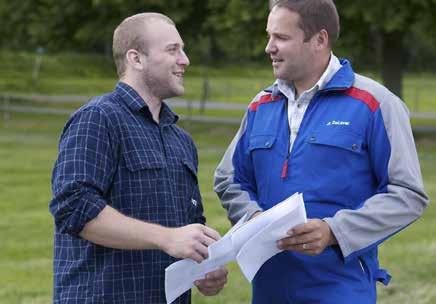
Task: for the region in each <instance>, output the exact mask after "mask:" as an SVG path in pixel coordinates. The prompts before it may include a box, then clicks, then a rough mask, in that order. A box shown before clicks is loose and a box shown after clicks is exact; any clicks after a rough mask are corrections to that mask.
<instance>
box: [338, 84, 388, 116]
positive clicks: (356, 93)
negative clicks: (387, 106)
mask: <svg viewBox="0 0 436 304" xmlns="http://www.w3.org/2000/svg"><path fill="white" fill-rule="evenodd" d="M345 94H346V95H348V96H351V97H353V98H356V99H358V100H360V101H362V102H364V103H365V104H366V105H367V106H368V108H369V109H370V110H371V112H375V111H377V109H378V108H379V107H380V103H379V102H378V101H377V99H375V97H374V96H372V95H371V94H370V93H369V92H367V91H364V90H360V89H358V88H355V87H351V88H349V89H348V90H346V91H345Z"/></svg>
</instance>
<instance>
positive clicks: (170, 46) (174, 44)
mask: <svg viewBox="0 0 436 304" xmlns="http://www.w3.org/2000/svg"><path fill="white" fill-rule="evenodd" d="M172 47H180V48H182V49H183V48H184V47H185V45H184V44H183V43H178V42H174V43H170V44H168V45H167V46H166V47H165V49H170V48H172Z"/></svg>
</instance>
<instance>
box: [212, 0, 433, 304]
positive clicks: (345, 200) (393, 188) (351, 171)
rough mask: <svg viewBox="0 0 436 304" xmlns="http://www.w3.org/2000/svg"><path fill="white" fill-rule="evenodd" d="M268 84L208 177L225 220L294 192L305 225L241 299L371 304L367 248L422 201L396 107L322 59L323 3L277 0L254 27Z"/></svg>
mask: <svg viewBox="0 0 436 304" xmlns="http://www.w3.org/2000/svg"><path fill="white" fill-rule="evenodd" d="M266 31H267V34H268V37H269V38H268V43H267V45H266V49H265V50H266V53H267V54H268V55H269V57H270V58H271V61H272V67H273V71H274V75H275V77H276V78H277V80H276V81H275V82H274V84H273V85H272V86H271V87H269V88H267V89H265V90H263V91H261V92H260V93H259V94H258V95H257V96H256V97H255V98H254V100H253V101H252V102H251V104H250V105H249V107H248V110H247V112H246V115H245V116H244V118H243V121H242V123H241V127H240V130H239V131H238V133H237V134H236V136H235V138H234V140H233V141H232V143H231V144H230V146H229V148H228V150H227V151H226V153H225V155H224V157H223V159H222V161H221V163H220V164H219V166H218V168H217V170H216V173H215V191H216V192H217V194H218V196H219V197H220V199H221V201H222V204H223V206H224V207H225V208H226V209H227V211H228V216H229V219H230V220H231V221H232V222H236V221H237V220H238V219H240V218H241V217H242V216H243V215H244V214H246V213H248V215H249V216H254V215H256V213H257V212H261V211H262V210H266V209H269V208H271V207H272V206H274V205H275V204H277V203H279V202H280V201H282V200H284V199H285V198H287V197H289V196H290V195H292V194H293V193H295V192H301V193H303V196H304V200H305V206H306V210H307V215H308V218H309V220H308V222H307V223H306V224H303V225H300V226H298V227H295V228H294V229H292V230H290V231H289V232H288V233H289V237H287V238H284V239H282V240H280V241H279V242H278V246H279V248H281V249H285V251H283V252H281V253H280V254H277V255H276V256H274V257H273V258H271V259H270V260H269V261H268V262H266V263H265V264H264V265H263V266H262V268H261V269H260V271H259V272H258V273H257V275H256V277H255V279H254V280H253V303H326V304H327V303H351V302H352V303H354V304H357V303H375V302H376V288H375V286H376V281H381V282H383V283H384V284H387V283H388V282H389V279H390V276H389V275H388V274H387V272H386V271H385V270H383V269H380V268H379V265H378V259H377V246H378V245H379V244H380V243H381V242H383V241H384V240H386V239H387V238H388V237H390V236H392V235H393V234H395V233H397V232H398V231H400V230H402V229H403V228H405V227H406V226H408V225H409V224H410V223H412V222H413V221H415V220H416V219H417V218H418V217H419V216H420V215H421V213H422V212H423V210H424V209H425V207H426V206H427V204H428V197H427V195H426V194H425V192H424V189H423V182H422V177H421V173H420V168H419V162H418V157H417V153H416V150H415V144H414V140H413V136H412V131H411V127H410V122H409V118H408V110H407V108H406V106H405V105H404V103H403V102H402V101H401V100H400V99H399V98H398V97H397V96H395V95H394V94H392V93H391V92H390V91H389V90H387V89H386V88H385V87H383V86H382V85H380V84H378V83H377V82H375V81H373V80H371V79H368V78H366V77H364V76H361V75H358V74H356V73H354V72H353V70H352V67H351V65H350V62H349V61H347V60H340V59H338V58H337V57H336V56H335V55H334V54H333V53H332V47H333V45H334V43H335V41H336V40H337V38H338V36H339V17H338V13H337V11H336V7H335V5H334V3H333V1H331V0H307V1H298V0H279V1H275V2H274V3H273V4H272V8H271V11H270V14H269V17H268V23H267V27H266Z"/></svg>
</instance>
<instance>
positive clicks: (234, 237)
mask: <svg viewBox="0 0 436 304" xmlns="http://www.w3.org/2000/svg"><path fill="white" fill-rule="evenodd" d="M306 221H307V218H306V209H305V208H304V201H303V196H302V194H300V193H295V194H294V195H292V196H291V197H289V198H287V199H286V200H284V201H282V202H281V203H279V204H277V205H275V206H274V207H273V208H271V209H268V210H266V211H265V212H262V213H261V214H260V215H258V216H256V217H255V218H254V219H252V220H250V221H247V216H244V217H243V218H241V219H240V220H239V221H238V222H237V223H236V225H235V226H233V227H232V229H230V230H229V231H228V232H227V233H226V234H225V235H224V236H223V237H222V238H221V239H220V240H218V241H216V242H215V243H213V244H212V245H210V246H209V247H208V253H209V257H208V258H207V259H205V260H204V261H203V262H201V263H197V262H195V261H193V260H190V259H184V260H182V261H178V262H175V263H173V264H171V265H170V266H168V267H167V268H166V269H165V293H166V298H167V303H171V302H173V301H174V300H175V299H176V298H177V297H179V296H180V295H181V294H183V293H184V292H186V291H187V290H189V289H191V288H192V286H193V285H194V281H196V280H199V279H203V278H204V277H205V275H206V274H207V273H209V272H211V271H213V270H216V269H218V268H219V267H220V266H223V265H225V264H226V263H228V262H231V261H234V260H236V261H237V262H238V264H239V267H240V268H241V271H242V273H243V274H244V276H245V277H246V278H247V280H248V281H250V282H251V281H252V280H253V278H254V276H255V275H256V273H257V271H258V270H259V269H260V267H261V266H262V265H263V264H264V263H265V262H266V261H267V260H268V259H270V258H271V257H272V256H274V255H276V254H277V253H279V252H280V251H281V250H280V249H278V248H277V244H276V243H277V241H278V240H280V239H282V238H284V237H286V236H287V234H286V232H287V231H288V230H289V229H290V228H292V227H295V226H297V225H299V224H302V223H305V222H306Z"/></svg>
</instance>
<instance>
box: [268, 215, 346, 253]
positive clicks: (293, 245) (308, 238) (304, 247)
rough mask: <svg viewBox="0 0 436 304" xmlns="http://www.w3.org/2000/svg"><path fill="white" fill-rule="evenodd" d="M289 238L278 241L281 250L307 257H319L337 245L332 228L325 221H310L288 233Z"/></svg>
mask: <svg viewBox="0 0 436 304" xmlns="http://www.w3.org/2000/svg"><path fill="white" fill-rule="evenodd" d="M288 235H289V237H286V238H283V239H281V240H279V241H278V244H277V247H278V248H279V249H281V250H292V251H296V252H299V253H302V254H307V255H318V254H320V253H321V252H323V251H324V249H325V248H326V247H327V246H329V245H334V244H337V240H336V238H335V236H334V235H333V233H332V231H331V230H330V226H329V225H328V224H327V223H326V222H325V221H323V220H320V219H310V220H308V221H307V223H305V224H301V225H298V226H295V227H294V228H292V229H290V230H289V231H288Z"/></svg>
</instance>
